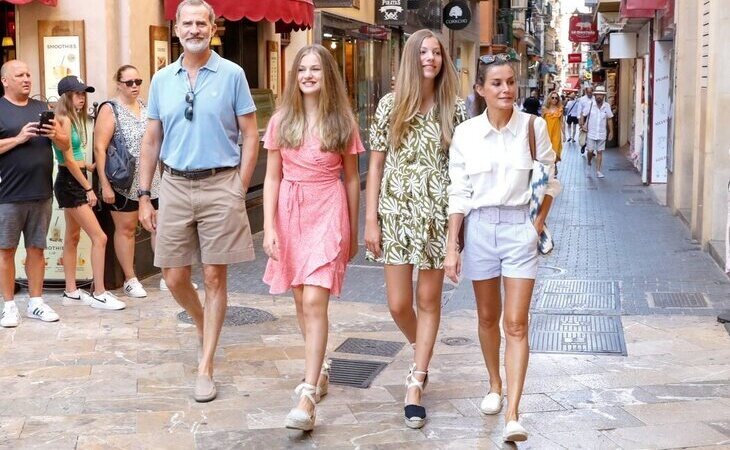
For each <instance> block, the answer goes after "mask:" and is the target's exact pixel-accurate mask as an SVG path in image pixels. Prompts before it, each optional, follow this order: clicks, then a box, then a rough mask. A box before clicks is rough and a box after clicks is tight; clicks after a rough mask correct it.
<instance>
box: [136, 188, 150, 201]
mask: <svg viewBox="0 0 730 450" xmlns="http://www.w3.org/2000/svg"><path fill="white" fill-rule="evenodd" d="M145 195H146V196H147V197H152V192H150V191H144V190H142V189H137V199H140V198H142V197H143V196H145Z"/></svg>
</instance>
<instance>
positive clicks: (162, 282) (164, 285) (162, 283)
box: [160, 278, 198, 291]
mask: <svg viewBox="0 0 730 450" xmlns="http://www.w3.org/2000/svg"><path fill="white" fill-rule="evenodd" d="M193 289H195V290H196V291H197V290H198V283H193ZM160 290H161V291H169V290H170V288H168V287H167V283H165V279H164V278H160Z"/></svg>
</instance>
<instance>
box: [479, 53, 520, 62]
mask: <svg viewBox="0 0 730 450" xmlns="http://www.w3.org/2000/svg"><path fill="white" fill-rule="evenodd" d="M511 60H512V57H510V55H509V54H507V53H497V54H496V55H482V56H480V57H479V62H481V63H482V64H492V63H493V62H495V61H501V62H509V61H511Z"/></svg>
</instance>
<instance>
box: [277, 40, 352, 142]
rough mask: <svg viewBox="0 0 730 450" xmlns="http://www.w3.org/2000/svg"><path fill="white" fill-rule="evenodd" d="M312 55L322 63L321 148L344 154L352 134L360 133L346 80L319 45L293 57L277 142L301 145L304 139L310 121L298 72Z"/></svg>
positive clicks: (280, 115)
mask: <svg viewBox="0 0 730 450" xmlns="http://www.w3.org/2000/svg"><path fill="white" fill-rule="evenodd" d="M309 54H314V55H317V56H318V57H319V62H320V64H321V65H322V80H321V81H320V84H321V86H322V89H321V91H320V92H319V107H318V109H319V110H318V114H317V116H318V118H319V119H318V121H319V123H318V124H317V131H318V132H319V139H320V142H321V150H322V151H326V152H334V153H344V152H345V151H346V150H347V148H348V147H349V145H350V144H351V143H352V139H353V134H354V133H356V132H357V131H356V125H355V116H354V115H353V114H352V107H351V106H350V100H349V99H348V98H347V92H346V91H345V83H344V82H343V81H342V77H341V76H340V74H339V71H338V69H337V63H336V62H335V59H334V58H333V57H332V55H331V54H330V52H329V51H327V49H326V48H324V47H322V46H321V45H319V44H313V45H308V46H306V47H304V48H302V49H301V50H299V52H298V53H297V55H296V57H295V58H294V63H293V64H292V68H291V72H290V73H289V76H288V77H287V81H286V86H285V87H284V93H283V95H282V96H281V103H280V104H279V108H278V112H277V114H278V115H279V118H280V119H279V129H278V130H277V133H276V140H277V141H278V142H277V144H278V145H279V146H280V147H281V148H299V147H300V146H301V145H302V142H303V141H304V134H305V133H306V129H307V120H306V116H305V114H304V101H303V95H302V91H301V90H300V89H299V81H298V80H297V72H298V70H299V65H300V64H301V62H302V58H304V57H305V56H306V55H309Z"/></svg>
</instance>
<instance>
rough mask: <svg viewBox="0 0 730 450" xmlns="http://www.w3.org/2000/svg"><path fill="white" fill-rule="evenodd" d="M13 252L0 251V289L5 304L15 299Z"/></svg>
mask: <svg viewBox="0 0 730 450" xmlns="http://www.w3.org/2000/svg"><path fill="white" fill-rule="evenodd" d="M15 250H16V249H14V248H3V249H0V289H2V294H3V299H4V300H5V301H6V302H11V301H13V299H14V298H15ZM26 262H27V258H26Z"/></svg>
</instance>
